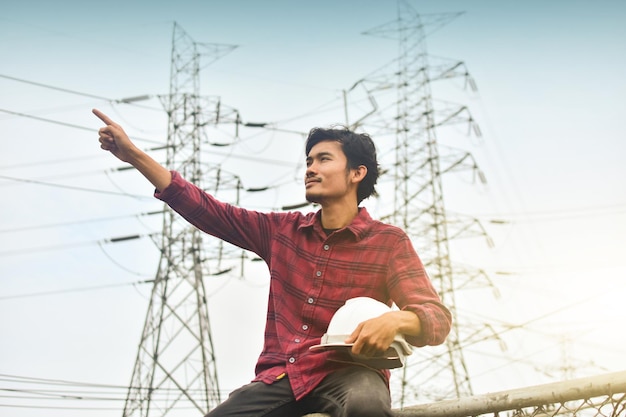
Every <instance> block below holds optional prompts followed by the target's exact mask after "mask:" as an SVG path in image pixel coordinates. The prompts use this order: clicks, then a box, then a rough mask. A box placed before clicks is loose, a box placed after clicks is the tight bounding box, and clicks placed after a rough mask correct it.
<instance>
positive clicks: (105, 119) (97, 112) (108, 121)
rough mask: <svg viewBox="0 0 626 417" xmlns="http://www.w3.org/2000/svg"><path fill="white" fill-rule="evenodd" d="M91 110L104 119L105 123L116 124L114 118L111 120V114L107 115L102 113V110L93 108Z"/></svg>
mask: <svg viewBox="0 0 626 417" xmlns="http://www.w3.org/2000/svg"><path fill="white" fill-rule="evenodd" d="M91 112H92V113H93V114H95V115H96V116H97V117H98V119H100V120H102V121H103V122H104V124H106V125H109V126H110V125H113V124H115V122H114V121H113V120H111V119H110V118H109V116H107V115H106V114H104V113H102V112H101V111H100V110H98V109H92V110H91Z"/></svg>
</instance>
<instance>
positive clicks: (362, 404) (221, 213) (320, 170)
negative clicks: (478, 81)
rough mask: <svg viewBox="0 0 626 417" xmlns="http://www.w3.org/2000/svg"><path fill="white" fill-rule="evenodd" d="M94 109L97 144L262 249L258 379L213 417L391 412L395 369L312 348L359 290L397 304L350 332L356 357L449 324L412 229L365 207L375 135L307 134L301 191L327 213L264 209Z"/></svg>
mask: <svg viewBox="0 0 626 417" xmlns="http://www.w3.org/2000/svg"><path fill="white" fill-rule="evenodd" d="M94 114H95V115H96V116H97V117H99V118H100V120H102V121H103V122H104V124H105V126H104V127H102V128H101V129H100V130H99V140H100V144H101V145H100V146H101V148H102V149H104V150H107V151H110V152H111V153H112V154H113V155H115V156H116V157H117V158H119V159H120V160H122V161H124V162H128V163H130V164H131V165H132V166H134V167H135V168H136V169H137V170H138V171H139V172H141V173H142V174H143V175H144V176H145V177H146V178H147V179H148V180H149V181H150V182H151V183H152V184H153V185H154V186H155V188H156V191H155V196H156V197H157V198H159V199H161V200H163V201H165V202H166V203H167V204H168V205H169V206H170V207H171V208H172V209H173V210H175V211H177V212H178V213H179V214H180V215H181V216H183V217H184V218H185V219H186V220H187V221H189V222H190V223H191V224H193V225H194V226H195V227H197V228H199V229H200V230H203V231H204V232H206V233H209V234H211V235H214V236H217V237H219V238H221V239H223V240H225V241H228V242H230V243H232V244H234V245H237V246H239V247H241V248H243V249H246V250H250V251H252V252H254V253H256V254H257V255H259V256H260V257H261V258H262V259H264V260H265V262H266V263H267V265H268V267H269V270H270V290H269V300H268V313H267V321H266V328H265V342H264V347H263V351H262V352H261V354H260V356H259V359H258V362H257V365H256V369H255V375H256V376H255V378H254V380H253V381H252V382H251V383H250V384H248V385H245V386H243V387H241V388H240V389H238V390H236V391H235V392H233V393H232V394H231V395H230V396H229V398H228V399H227V400H226V401H224V402H223V403H222V404H221V405H219V406H218V407H216V408H215V409H214V410H212V411H211V412H210V413H209V414H208V417H224V416H240V417H255V416H256V417H261V416H264V417H293V416H299V415H303V414H306V413H311V412H326V413H328V414H330V415H331V416H333V417H350V416H351V417H367V416H376V417H381V416H391V415H392V413H391V400H390V394H389V385H388V384H389V371H388V370H382V371H380V370H376V369H372V368H370V367H367V366H361V365H358V364H355V363H346V361H340V360H337V358H336V357H334V356H333V355H335V354H334V353H333V352H328V351H322V352H318V351H313V350H310V349H309V348H310V347H311V346H314V345H316V344H318V343H319V342H320V337H321V336H322V335H323V334H324V332H325V331H326V329H327V327H328V324H329V322H330V320H331V318H332V316H333V314H334V313H335V312H336V311H337V310H338V309H339V308H340V307H341V306H342V305H343V304H344V303H345V301H346V300H348V299H351V298H355V297H369V298H373V299H375V300H378V301H381V302H383V303H385V304H387V305H391V303H392V302H395V304H396V305H397V306H398V307H399V310H393V311H389V312H387V313H385V314H382V315H380V316H378V317H375V318H373V319H369V320H365V321H363V322H362V323H360V324H359V325H358V326H357V328H356V329H354V332H353V333H352V334H351V335H350V336H349V337H348V339H346V343H353V346H352V354H354V355H362V356H363V357H374V356H376V355H378V354H380V353H381V352H384V351H385V350H386V349H387V348H388V347H389V346H390V345H391V343H392V342H393V341H394V338H395V337H396V335H399V334H401V335H404V337H405V338H406V340H407V341H408V342H409V343H411V344H412V345H414V346H418V347H420V346H425V345H437V344H441V343H443V341H444V340H445V338H446V336H447V335H448V333H449V331H450V323H451V317H450V312H449V311H448V309H446V307H444V306H443V305H442V304H441V300H440V298H439V296H438V295H437V293H436V291H435V290H434V288H433V287H432V284H431V282H430V280H429V278H428V276H427V275H426V272H425V270H424V267H423V265H422V263H421V261H420V259H419V257H418V255H417V253H416V252H415V250H414V249H413V247H412V244H411V241H410V240H409V238H408V236H407V235H406V234H405V233H404V232H403V231H402V230H400V229H399V228H397V227H394V226H391V225H386V224H383V223H381V222H378V221H375V220H372V218H371V217H370V216H369V214H368V213H367V210H366V209H365V208H361V207H359V204H360V203H361V201H362V200H364V199H365V198H367V197H369V196H370V195H372V194H375V193H376V191H375V184H376V181H377V178H378V172H379V167H378V162H377V160H376V149H375V146H374V143H373V142H372V140H371V138H370V137H369V136H368V135H366V134H356V133H354V132H351V131H349V130H347V129H313V130H311V132H310V133H309V137H308V139H307V143H306V166H307V168H306V173H305V178H304V183H305V194H306V198H307V200H308V201H310V202H314V203H317V204H319V205H320V207H321V209H320V210H319V211H317V212H316V213H308V214H302V213H294V212H290V213H260V212H256V211H252V210H245V209H242V208H239V207H235V206H232V205H229V204H226V203H222V202H220V201H218V200H216V199H215V198H214V197H213V196H211V195H209V194H207V193H206V192H204V191H203V190H201V189H199V188H198V187H196V186H194V185H193V184H191V183H189V182H187V181H185V180H184V179H183V178H182V177H181V176H180V174H179V173H177V172H175V171H169V170H168V169H167V168H165V167H163V166H161V165H160V164H158V163H157V162H156V161H154V160H153V159H152V158H151V157H150V156H148V155H147V154H146V153H144V152H143V151H141V150H139V149H138V148H137V147H136V146H135V145H134V144H133V143H132V142H131V141H130V139H129V138H128V136H127V135H126V133H125V132H124V130H123V129H122V128H121V127H120V126H119V125H118V124H116V123H114V122H113V121H112V120H111V119H109V118H108V117H107V116H106V115H104V114H103V113H101V112H100V111H98V110H94ZM333 359H335V360H333Z"/></svg>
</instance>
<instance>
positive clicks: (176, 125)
mask: <svg viewBox="0 0 626 417" xmlns="http://www.w3.org/2000/svg"><path fill="white" fill-rule="evenodd" d="M233 48H234V47H233V46H226V45H214V44H199V43H196V42H194V41H193V40H192V39H191V38H190V37H189V36H188V35H187V33H185V31H184V30H182V29H181V28H180V26H178V25H177V24H174V32H173V42H172V57H171V75H170V92H169V95H167V96H164V97H161V101H162V102H163V104H164V106H165V107H166V110H167V115H168V138H167V145H166V162H165V163H166V166H167V167H168V168H171V169H174V170H177V171H178V172H180V173H181V174H182V175H183V176H184V177H185V178H187V179H189V180H190V181H191V182H193V183H194V184H196V185H198V186H200V187H210V188H212V191H216V190H217V188H219V187H220V186H221V185H223V183H224V181H225V182H226V183H228V182H230V181H231V179H229V178H227V177H226V178H225V176H224V175H223V174H222V173H221V172H220V170H219V169H217V170H215V169H214V170H213V171H210V170H208V169H207V168H206V166H205V165H203V164H202V163H201V161H200V155H201V154H200V150H201V146H202V144H203V143H206V140H205V139H206V138H205V133H204V128H205V127H206V126H207V125H209V124H216V123H217V122H218V121H220V120H221V119H222V118H224V117H228V116H229V115H228V114H224V113H226V112H225V111H224V109H222V108H221V106H220V104H219V101H215V100H210V99H206V98H203V97H201V96H200V95H199V72H200V58H201V57H205V58H208V59H209V60H215V59H218V58H220V57H221V56H223V55H224V54H226V53H228V52H230V51H231V50H232V49H233ZM218 179H219V181H218ZM210 180H214V181H212V182H213V184H210V185H207V184H208V183H209V182H211V181H210ZM227 185H228V184H227ZM236 187H238V186H236ZM161 237H162V240H161V242H156V243H157V245H158V246H159V248H160V251H161V258H160V262H159V267H158V271H157V274H156V277H155V279H154V284H153V287H152V294H151V297H150V302H149V306H148V313H147V315H146V319H145V324H144V328H143V332H142V335H141V341H140V343H139V349H138V353H137V357H136V362H135V366H134V370H133V374H132V378H131V383H130V386H129V388H128V393H127V397H126V402H125V405H124V412H123V416H125V417H126V416H142V417H144V416H145V417H147V416H165V415H168V414H171V413H173V412H174V410H176V415H181V414H180V412H181V410H187V412H190V413H192V414H191V415H203V414H204V413H206V412H208V411H209V410H210V409H211V408H213V407H214V406H215V405H217V404H218V403H219V402H220V392H219V384H218V378H217V370H216V362H215V354H214V350H213V341H212V337H211V328H210V324H209V312H208V305H207V293H206V289H205V285H204V282H203V277H204V276H207V275H216V274H218V273H219V272H220V268H222V265H221V259H222V258H221V254H222V253H223V252H222V249H223V248H222V246H221V243H220V242H217V241H210V242H207V241H206V240H208V239H206V238H205V236H203V234H202V233H201V232H200V231H198V230H197V229H195V228H194V227H191V226H190V225H189V224H188V223H186V222H185V221H184V220H182V219H181V218H180V216H178V215H177V214H175V213H174V212H173V211H172V210H170V209H169V208H167V209H166V211H165V214H164V217H163V233H162V235H161Z"/></svg>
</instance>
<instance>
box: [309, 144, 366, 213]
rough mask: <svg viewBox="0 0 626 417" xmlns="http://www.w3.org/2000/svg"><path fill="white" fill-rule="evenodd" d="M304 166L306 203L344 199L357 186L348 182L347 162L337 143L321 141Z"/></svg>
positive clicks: (310, 153)
mask: <svg viewBox="0 0 626 417" xmlns="http://www.w3.org/2000/svg"><path fill="white" fill-rule="evenodd" d="M306 166H307V169H306V174H305V176H304V186H305V189H306V191H305V193H306V199H307V201H310V202H312V203H322V202H324V201H326V202H328V201H330V200H332V199H339V198H344V197H345V196H346V195H347V194H348V193H349V192H350V190H351V189H354V188H355V187H356V186H357V185H358V184H353V183H351V182H350V179H349V178H350V170H348V169H347V167H348V160H347V158H346V155H345V154H344V153H343V149H342V147H341V143H339V142H336V141H322V142H319V143H318V144H316V145H315V146H313V148H311V151H310V152H309V154H308V155H307V158H306Z"/></svg>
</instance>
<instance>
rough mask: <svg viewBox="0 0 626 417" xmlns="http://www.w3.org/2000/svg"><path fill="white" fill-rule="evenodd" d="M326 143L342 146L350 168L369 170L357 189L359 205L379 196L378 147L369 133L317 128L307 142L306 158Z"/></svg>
mask: <svg viewBox="0 0 626 417" xmlns="http://www.w3.org/2000/svg"><path fill="white" fill-rule="evenodd" d="M324 141H335V142H339V143H340V144H341V148H342V150H343V153H344V154H345V155H346V158H347V160H348V168H350V169H356V168H358V167H359V166H360V165H364V166H365V167H366V168H367V174H366V175H365V178H363V180H362V181H361V182H360V183H359V186H358V188H357V204H360V203H361V201H363V200H365V199H366V198H368V197H369V196H372V195H373V196H377V195H378V192H377V191H376V188H375V185H376V181H378V175H379V174H380V166H379V165H378V161H377V159H376V146H375V145H374V141H373V140H372V138H371V137H370V136H369V135H368V134H367V133H355V132H353V131H351V130H350V129H348V128H347V127H345V126H340V127H336V128H331V129H325V128H320V127H315V128H313V129H311V131H310V132H309V136H308V137H307V140H306V147H305V154H306V156H308V155H309V152H311V149H312V148H313V146H315V145H317V144H318V143H320V142H324Z"/></svg>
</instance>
